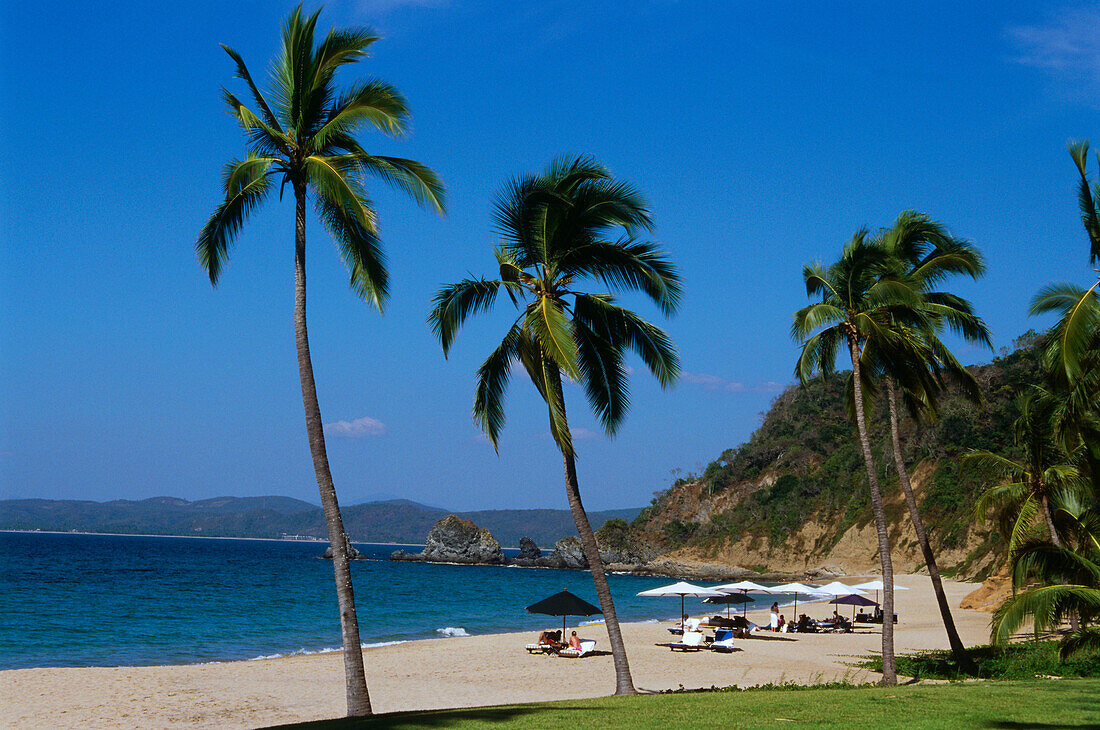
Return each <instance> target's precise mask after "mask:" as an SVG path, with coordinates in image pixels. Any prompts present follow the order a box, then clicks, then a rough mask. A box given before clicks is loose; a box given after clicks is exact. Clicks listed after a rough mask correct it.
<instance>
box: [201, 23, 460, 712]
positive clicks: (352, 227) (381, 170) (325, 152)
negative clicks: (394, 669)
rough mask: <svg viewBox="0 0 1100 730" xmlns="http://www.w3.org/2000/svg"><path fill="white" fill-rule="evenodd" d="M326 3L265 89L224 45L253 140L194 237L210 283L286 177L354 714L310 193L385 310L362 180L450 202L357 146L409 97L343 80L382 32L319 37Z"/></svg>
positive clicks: (415, 171) (301, 342)
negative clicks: (316, 342)
mask: <svg viewBox="0 0 1100 730" xmlns="http://www.w3.org/2000/svg"><path fill="white" fill-rule="evenodd" d="M319 12H320V11H317V12H315V13H313V14H312V15H310V16H308V17H304V16H303V15H302V10H301V6H299V7H298V8H296V9H295V10H294V11H293V12H292V13H291V14H290V16H289V17H288V18H287V20H286V23H285V24H284V26H283V38H282V48H281V49H280V51H279V53H278V55H277V56H276V58H275V61H274V63H273V64H272V67H271V89H270V93H269V94H268V95H267V96H264V95H263V94H262V93H261V92H260V90H259V88H258V87H257V86H256V84H255V82H254V81H253V78H252V75H251V73H250V72H249V70H248V67H247V66H246V65H245V63H244V60H243V59H242V58H241V56H240V54H238V53H237V52H236V51H234V50H233V49H231V48H229V47H227V46H223V48H225V51H226V53H228V54H229V56H230V57H231V58H232V59H233V61H234V62H235V63H236V67H237V77H238V78H239V79H241V80H242V81H243V82H244V83H245V85H246V86H247V87H248V91H249V94H250V98H251V101H252V104H253V105H254V108H250V107H249V106H247V105H246V104H245V103H244V102H242V101H240V100H239V99H238V98H237V97H236V96H235V95H233V94H232V93H230V92H229V91H223V94H224V97H225V101H226V103H227V104H228V105H229V110H230V113H231V114H232V115H233V116H234V117H235V118H236V120H237V121H238V123H239V124H240V125H241V128H242V129H243V130H244V133H245V135H246V137H247V139H248V151H247V154H246V155H245V157H244V158H243V159H233V160H230V161H229V163H227V164H226V166H225V173H224V177H223V189H224V194H225V199H224V200H223V202H222V203H221V204H220V205H218V207H217V208H216V209H215V211H214V214H213V215H211V216H210V220H209V221H207V223H206V225H205V226H204V227H203V229H202V232H201V234H200V235H199V238H198V241H197V243H196V245H195V248H196V251H197V253H198V257H199V262H200V263H201V264H202V267H203V268H204V269H205V270H206V272H207V274H208V275H209V277H210V282H211V284H213V285H217V283H218V277H219V275H220V274H221V270H222V266H223V264H224V263H225V261H226V260H227V258H228V253H229V247H230V245H231V244H232V243H233V241H234V239H235V238H236V236H237V234H238V233H239V232H240V230H241V227H242V226H243V225H244V223H245V221H246V220H247V218H248V216H249V215H250V214H251V213H252V212H253V211H254V210H255V209H256V208H257V207H258V206H259V205H260V204H261V203H263V202H264V201H265V200H266V199H267V198H268V197H269V196H270V194H271V193H272V191H273V190H274V189H275V188H278V189H279V193H280V197H281V196H282V191H283V189H284V188H286V187H287V186H289V188H290V191H291V192H292V193H293V195H294V203H295V227H294V252H293V256H294V332H295V339H296V343H297V353H298V374H299V378H300V380H301V386H302V404H303V406H304V409H305V417H306V433H307V435H308V437H309V446H310V453H311V454H312V457H313V468H314V471H315V473H316V477H317V487H318V490H319V492H320V497H321V506H322V507H323V509H324V513H325V520H326V522H327V524H328V533H329V541H330V543H331V545H332V552H333V561H332V563H333V570H334V572H335V578H336V595H337V601H338V604H339V610H340V626H341V632H342V637H343V646H344V670H345V677H346V695H347V706H348V714H349V715H363V714H369V713H370V711H371V706H370V696H369V694H368V692H367V685H366V678H365V673H364V669H363V654H362V651H361V649H360V642H359V626H358V621H357V618H356V613H355V597H354V593H353V590H352V582H351V572H350V568H349V565H348V554H347V534H346V533H345V531H344V525H343V520H342V518H341V516H340V506H339V503H338V501H337V498H336V488H335V486H334V485H333V480H332V474H331V472H330V470H329V464H328V456H327V453H326V451H325V437H324V431H323V425H322V420H321V409H320V406H319V404H318V401H317V389H316V385H315V382H314V377H313V363H312V359H311V357H310V352H309V338H308V335H307V331H306V260H305V255H306V202H307V199H309V198H312V201H313V204H314V207H315V209H316V212H317V215H318V217H319V218H320V219H321V222H322V223H323V224H324V227H325V228H326V229H327V231H328V232H329V234H330V235H331V236H332V238H333V239H334V240H335V242H336V244H337V247H338V248H339V250H340V253H341V255H342V257H343V259H344V264H345V265H346V266H347V270H348V274H349V277H350V285H351V288H352V290H353V291H354V292H355V293H356V294H357V295H358V296H359V297H361V298H362V299H364V300H365V301H367V302H368V303H370V304H371V305H373V306H374V307H377V308H378V309H379V310H381V309H382V306H383V303H384V302H385V300H386V295H387V292H388V290H389V283H388V275H387V272H386V264H385V258H384V256H383V254H382V249H381V242H380V240H379V237H378V227H377V215H376V213H375V211H374V209H373V207H372V205H371V202H370V199H369V198H368V197H367V193H366V180H367V179H368V178H370V177H376V178H379V179H381V180H382V181H384V182H386V183H387V184H390V185H393V186H395V187H397V188H399V189H401V190H404V191H406V192H408V193H409V194H410V195H412V196H413V198H415V199H416V201H417V202H418V203H421V204H426V205H428V206H430V207H432V208H435V209H436V210H438V211H439V212H442V211H443V187H442V185H441V183H440V181H439V179H438V178H437V177H436V175H435V173H433V172H432V171H431V170H430V169H428V168H427V167H425V166H423V165H421V164H420V163H418V162H416V161H414V160H407V159H403V158H398V157H385V156H380V155H372V154H369V153H368V152H366V151H365V150H364V149H363V147H362V146H361V145H360V142H359V141H358V139H357V135H358V134H359V133H360V132H361V131H362V130H363V129H364V128H367V127H373V128H375V129H378V130H379V131H381V132H383V133H385V134H387V135H390V136H399V135H400V134H402V132H403V131H404V129H405V127H406V125H407V123H408V119H409V110H408V106H407V104H406V102H405V99H404V98H403V97H402V96H401V94H400V93H398V91H397V90H396V89H395V88H394V87H393V86H391V85H390V84H387V83H385V82H382V81H378V80H373V79H371V80H363V81H356V82H353V83H351V84H348V85H347V86H344V87H340V86H338V85H337V83H336V78H335V77H336V72H337V70H339V69H340V67H342V66H345V65H348V64H351V63H354V62H356V61H359V60H360V59H362V58H365V57H366V55H367V49H368V48H369V47H370V45H371V44H372V43H374V42H375V41H376V40H377V39H378V36H377V35H375V33H374V32H373V31H371V30H370V29H368V28H353V29H344V30H335V29H333V30H330V31H329V32H328V34H327V35H325V36H324V38H323V39H321V40H320V42H315V35H314V34H315V31H316V25H317V16H318V14H319ZM288 254H289V251H288Z"/></svg>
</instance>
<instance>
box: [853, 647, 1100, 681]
mask: <svg viewBox="0 0 1100 730" xmlns="http://www.w3.org/2000/svg"><path fill="white" fill-rule="evenodd" d="M968 653H969V655H970V658H971V659H973V661H974V665H975V668H976V669H975V671H973V672H964V671H963V670H962V669H961V668H960V667H959V664H958V662H956V661H955V659H954V657H953V656H952V655H951V652H950V651H947V650H935V651H924V652H917V653H915V654H905V655H903V656H899V657H898V659H897V662H898V674H902V675H905V676H907V677H916V678H918V679H966V678H968V677H981V678H983V679H1033V678H1035V677H1100V654H1091V655H1081V656H1078V657H1075V658H1072V659H1068V660H1067V661H1065V662H1063V661H1061V660H1060V659H1059V658H1058V642H1057V641H1029V642H1026V643H1022V644H1012V645H1009V646H989V645H986V646H976V647H972V648H970V649H969V650H968ZM881 664H882V660H881V659H879V658H878V657H873V658H871V659H869V660H867V661H866V662H863V663H862V664H861V665H860V666H863V667H865V668H867V669H871V670H873V671H879V667H880V666H881Z"/></svg>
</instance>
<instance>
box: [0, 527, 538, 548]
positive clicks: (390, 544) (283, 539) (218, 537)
mask: <svg viewBox="0 0 1100 730" xmlns="http://www.w3.org/2000/svg"><path fill="white" fill-rule="evenodd" d="M0 533H10V534H16V535H83V536H92V537H97V536H98V537H166V538H171V539H173V540H250V541H253V542H280V543H285V542H294V543H305V544H307V545H328V544H329V541H328V540H326V539H324V538H320V537H319V538H316V539H313V540H296V539H294V538H289V537H229V536H226V535H153V534H146V533H139V532H80V531H75V530H68V531H63V530H0ZM350 542H351V544H352V545H377V546H379V547H423V545H420V544H418V543H411V542H368V541H366V540H351V541H350ZM512 549H518V548H512Z"/></svg>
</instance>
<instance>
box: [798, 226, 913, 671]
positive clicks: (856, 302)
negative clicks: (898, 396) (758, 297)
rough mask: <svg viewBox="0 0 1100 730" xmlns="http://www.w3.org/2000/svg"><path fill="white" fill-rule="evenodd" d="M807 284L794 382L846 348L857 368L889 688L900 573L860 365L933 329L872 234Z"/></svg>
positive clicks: (815, 269)
mask: <svg viewBox="0 0 1100 730" xmlns="http://www.w3.org/2000/svg"><path fill="white" fill-rule="evenodd" d="M802 276H803V279H804V280H805V284H806V294H807V296H810V297H818V298H819V301H817V302H814V303H813V304H810V305H809V306H806V307H803V308H802V309H800V310H798V311H797V312H795V315H794V323H793V325H792V326H791V336H792V337H793V338H795V339H796V340H797V341H799V342H801V343H802V352H801V354H800V355H799V358H798V362H797V364H796V365H795V374H796V375H797V376H798V378H799V379H800V380H801V381H802V382H803V383H805V382H807V381H809V380H810V378H812V377H813V376H814V375H815V374H816V373H821V374H822V375H829V374H830V373H832V371H833V368H834V367H835V363H836V358H837V356H838V355H839V354H840V352H841V350H842V348H843V349H844V350H846V351H847V355H848V358H849V359H850V360H851V363H852V379H851V383H852V394H853V395H852V403H853V410H854V416H855V423H856V431H857V433H858V436H859V441H860V447H861V449H862V452H863V462H864V465H865V467H866V469H867V482H868V487H869V489H870V493H871V510H872V512H873V514H874V519H875V532H876V533H877V536H878V551H879V562H880V565H881V568H882V582H883V584H884V585H883V599H882V605H883V614H884V615H885V616H886V617H887V620H885V621H884V622H883V627H882V669H883V672H882V674H883V677H882V681H883V683H884V684H896V683H897V671H896V668H895V662H894V626H893V623H892V621H890V620H889V617H891V616H893V614H894V567H893V561H892V560H891V557H890V539H889V536H888V534H887V531H886V513H885V510H884V508H883V503H882V492H881V489H880V488H879V482H878V474H877V473H876V470H875V463H874V457H873V455H872V453H871V442H870V438H869V436H868V433H867V422H866V416H865V398H866V396H865V394H864V392H863V390H864V384H865V383H864V378H863V375H862V371H861V360H862V353H863V350H864V349H865V348H866V347H867V346H868V345H870V346H873V347H877V348H878V349H879V350H881V351H886V352H889V351H893V350H895V349H896V348H897V342H898V340H899V336H898V334H897V329H898V328H899V327H911V328H914V329H924V328H927V327H929V326H930V323H929V321H928V318H927V316H926V315H925V314H923V313H922V312H921V310H920V306H919V305H920V303H921V301H922V297H921V292H920V291H919V290H918V289H916V288H914V287H913V286H912V284H911V282H910V281H909V280H908V278H907V277H906V276H905V275H904V273H903V272H901V271H899V267H898V265H897V259H896V258H895V257H894V256H892V255H891V254H890V252H888V251H887V250H886V249H885V248H884V247H883V246H882V245H881V244H880V243H879V242H877V241H874V240H872V239H871V238H870V237H869V236H868V233H867V231H866V230H860V231H859V232H857V233H856V234H855V235H854V236H853V237H852V240H851V241H850V242H849V243H848V245H846V246H845V247H844V251H843V254H842V255H841V258H840V260H839V261H837V262H836V263H834V264H832V265H829V266H826V265H824V264H821V263H814V264H810V265H808V266H806V267H804V268H803V271H802Z"/></svg>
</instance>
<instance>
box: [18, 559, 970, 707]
mask: <svg viewBox="0 0 1100 730" xmlns="http://www.w3.org/2000/svg"><path fill="white" fill-rule="evenodd" d="M851 582H853V583H855V582H859V581H858V580H854V579H853V580H852V581H851ZM897 583H898V585H901V586H905V587H907V588H909V589H910V590H908V591H899V592H898V594H897V599H896V600H897V613H898V614H899V617H900V623H899V624H898V626H897V631H896V634H895V636H896V642H897V651H898V652H899V653H903V652H908V651H914V650H920V649H934V648H947V640H946V636H945V634H944V631H943V626H942V624H941V623H940V617H939V612H938V611H937V609H936V604H935V598H934V596H933V593H932V589H931V584H930V583H929V581H928V578H927V577H925V576H917V575H910V576H900V577H899V578H898V579H897ZM975 587H976V586H975V585H974V584H971V583H959V582H952V581H947V582H946V590H947V595H948V598H949V599H950V601H951V605H952V606H953V607H957V606H958V604H959V601H960V600H961V599H962V598H963V596H965V595H966V594H967V593H969V592H970V591H972V590H974V588H975ZM653 600H654V605H653V615H654V616H672V615H675V613H676V611H677V610H678V609H679V602H678V601H676V600H674V599H653ZM694 605H695V606H696V607H698V606H699V604H698V602H695V603H694ZM849 611H850V609H847V608H846V609H845V610H844V611H842V613H848V612H849ZM799 612H800V613H803V612H805V613H809V614H810V615H811V616H815V617H818V618H822V617H825V616H826V615H828V614H829V613H831V607H830V606H826V605H825V604H823V603H818V604H813V605H808V606H807V609H806V610H804V609H803V607H802V604H801V603H800V605H799ZM787 613H788V618H789V617H790V616H789V613H790V609H789V608H788V609H787ZM749 614H750V618H752V617H753V616H754V615H755V618H756V620H757V621H758V622H764V620H765V619H764V612H763V611H761V610H759V609H758V610H757V611H755V612H754V611H750V612H749ZM953 614H954V616H955V622H956V624H957V625H958V627H959V631H960V633H961V635H962V638H963V641H964V642H966V644H967V645H973V644H977V643H985V642H987V641H988V636H989V633H988V632H989V629H988V624H989V614H987V613H983V612H976V611H964V610H962V609H959V608H955V609H954V610H953ZM670 625H672V624H671V623H670V622H666V623H660V624H657V623H632V624H624V625H623V634H624V637H625V640H626V644H627V650H628V652H629V657H630V663H631V670H632V672H633V675H634V682H635V685H636V686H637V687H638V688H639V689H640V690H643V691H644V690H662V689H674V688H676V687H678V686H680V685H683V686H684V687H688V688H691V687H710V686H712V685H716V686H728V685H732V684H736V685H740V686H749V685H755V684H761V683H768V682H780V681H796V682H805V683H811V682H820V681H828V680H831V679H842V678H847V679H848V680H850V681H853V682H863V681H875V680H876V677H875V675H873V674H871V673H869V672H867V671H866V670H861V669H855V668H853V667H852V666H851V664H852V663H854V662H856V661H857V660H858V659H859V658H861V657H865V656H867V655H869V654H871V653H874V652H876V651H877V650H878V649H879V647H880V644H881V636H880V629H879V628H878V627H874V628H871V627H867V626H862V627H858V628H857V631H856V633H853V634H771V633H767V632H765V633H762V634H759V635H758V636H759V638H752V639H746V640H742V641H738V642H737V643H738V646H739V647H740V648H741V649H742V650H741V651H738V652H735V653H732V654H715V653H713V652H709V651H705V652H694V653H688V654H683V653H680V652H672V651H670V650H669V649H668V648H667V647H665V646H659V644H661V643H667V642H668V640H669V633H668V631H667V627H668V626H670ZM553 626H554V620H553V619H549V618H548V620H547V627H548V628H551V627H553ZM581 633H582V635H584V636H585V637H586V638H593V639H596V640H597V641H598V642H599V643H598V648H599V649H602V650H607V649H608V641H607V634H606V631H605V630H604V627H603V626H602V625H593V626H586V627H583V630H582V631H581ZM534 638H535V636H534V635H532V634H493V635H485V636H471V637H459V638H447V639H429V640H424V641H415V642H408V643H405V644H399V645H394V646H385V647H377V648H371V649H367V650H365V652H364V655H365V658H366V667H367V681H368V685H369V687H370V691H371V699H372V702H373V704H374V709H375V711H376V712H394V711H399V710H413V709H436V708H446V707H472V706H479V705H498V704H509V703H517V702H533V701H545V700H554V699H573V698H582V697H597V696H601V695H606V694H611V693H612V692H613V691H614V670H613V667H612V660H611V656H610V654H605V655H599V656H592V657H586V658H583V659H563V658H557V657H551V656H541V655H529V654H527V653H526V652H525V651H524V649H523V646H524V644H525V643H527V642H528V641H532V640H534ZM343 713H344V695H343V664H342V661H341V656H340V654H339V653H338V652H334V653H328V654H317V655H311V656H297V657H285V658H277V659H263V660H255V661H243V662H226V663H218V664H199V665H179V666H157V667H87V668H71V669H17V670H9V671H4V672H0V717H2V718H4V724H5V726H7V727H13V728H42V727H54V728H77V727H99V728H182V727H219V728H254V727H261V726H266V725H273V724H278V723H288V722H296V721H305V720H317V719H323V718H332V717H339V716H341V715H343Z"/></svg>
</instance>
